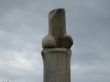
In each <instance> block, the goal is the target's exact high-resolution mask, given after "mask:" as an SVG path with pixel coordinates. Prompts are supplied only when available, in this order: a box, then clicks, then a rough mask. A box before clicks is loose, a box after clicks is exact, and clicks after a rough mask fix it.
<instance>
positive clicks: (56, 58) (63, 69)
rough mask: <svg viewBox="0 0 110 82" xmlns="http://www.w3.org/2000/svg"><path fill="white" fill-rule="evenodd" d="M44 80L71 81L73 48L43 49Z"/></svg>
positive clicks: (48, 81) (55, 81)
mask: <svg viewBox="0 0 110 82" xmlns="http://www.w3.org/2000/svg"><path fill="white" fill-rule="evenodd" d="M42 57H43V61H44V82H70V58H71V50H70V49H66V48H51V49H49V48H46V49H43V51H42Z"/></svg>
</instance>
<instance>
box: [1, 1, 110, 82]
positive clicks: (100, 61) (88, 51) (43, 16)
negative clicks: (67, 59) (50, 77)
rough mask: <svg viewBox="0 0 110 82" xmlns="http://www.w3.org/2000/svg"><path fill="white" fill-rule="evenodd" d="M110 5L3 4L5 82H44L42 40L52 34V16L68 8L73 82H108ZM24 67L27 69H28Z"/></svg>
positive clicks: (2, 44) (95, 2)
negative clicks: (50, 27)
mask: <svg viewBox="0 0 110 82" xmlns="http://www.w3.org/2000/svg"><path fill="white" fill-rule="evenodd" d="M109 2H110V1H109V0H83V1H82V0H74V1H73V0H69V1H57V0H56V1H53V0H47V1H43V0H10V1H9V0H1V1H0V80H4V79H6V80H10V82H27V81H28V82H31V81H33V82H36V81H37V82H41V81H43V75H42V73H43V62H42V57H41V50H42V46H41V41H42V38H43V37H44V36H45V35H47V34H48V12H49V11H50V10H52V9H54V8H62V7H63V8H65V9H66V20H67V33H68V34H69V35H71V36H72V37H73V38H74V45H73V47H72V52H73V54H72V59H71V66H72V72H71V73H72V81H77V82H88V81H89V82H91V81H94V82H109V81H110V80H109V75H110V71H109V68H110V67H109V66H110V64H109V62H110V60H109V58H110V56H109V53H110V50H109V49H110V45H109V42H110V38H109V35H110V32H109V30H110V28H109V27H110V24H109V22H110V15H109V14H110V8H109ZM16 54H17V55H16ZM16 57H18V59H17V60H16ZM20 59H22V61H23V62H24V63H21V61H20ZM16 61H17V62H16ZM26 62H27V63H26ZM17 64H18V65H17ZM7 65H8V66H7ZM22 65H24V66H25V65H26V66H28V67H27V69H28V70H27V69H26V66H25V67H24V68H23V67H22ZM31 67H33V68H34V69H31ZM105 70H106V71H105ZM90 80H91V81H90Z"/></svg>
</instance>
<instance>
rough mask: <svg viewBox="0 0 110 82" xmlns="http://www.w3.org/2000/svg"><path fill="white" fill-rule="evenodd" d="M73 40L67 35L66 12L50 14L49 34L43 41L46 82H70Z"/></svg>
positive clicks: (56, 11) (57, 10)
mask: <svg viewBox="0 0 110 82" xmlns="http://www.w3.org/2000/svg"><path fill="white" fill-rule="evenodd" d="M72 44H73V40H72V38H71V37H70V36H69V35H67V34H66V23H65V10H64V9H54V10H52V11H51V12H50V13H49V33H48V35H47V36H46V37H44V39H43V40H42V47H43V50H42V57H43V62H44V82H70V58H71V49H70V48H71V46H72Z"/></svg>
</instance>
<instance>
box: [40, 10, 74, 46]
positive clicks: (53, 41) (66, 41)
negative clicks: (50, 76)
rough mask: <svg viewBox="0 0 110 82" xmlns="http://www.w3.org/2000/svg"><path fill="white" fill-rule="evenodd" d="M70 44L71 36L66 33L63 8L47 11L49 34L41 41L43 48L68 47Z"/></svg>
mask: <svg viewBox="0 0 110 82" xmlns="http://www.w3.org/2000/svg"><path fill="white" fill-rule="evenodd" d="M50 36H51V37H50ZM72 44H73V40H72V38H71V37H70V36H69V35H66V23H65V10H64V9H55V10H52V11H51V12H50V13H49V34H48V35H47V36H46V37H45V38H44V39H43V41H42V46H43V48H50V47H51V48H52V47H53V48H70V47H71V46H72Z"/></svg>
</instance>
